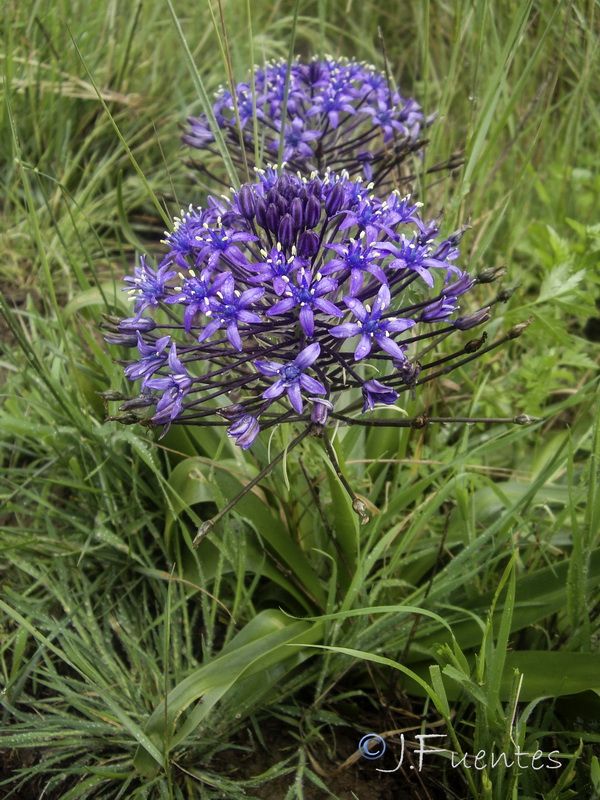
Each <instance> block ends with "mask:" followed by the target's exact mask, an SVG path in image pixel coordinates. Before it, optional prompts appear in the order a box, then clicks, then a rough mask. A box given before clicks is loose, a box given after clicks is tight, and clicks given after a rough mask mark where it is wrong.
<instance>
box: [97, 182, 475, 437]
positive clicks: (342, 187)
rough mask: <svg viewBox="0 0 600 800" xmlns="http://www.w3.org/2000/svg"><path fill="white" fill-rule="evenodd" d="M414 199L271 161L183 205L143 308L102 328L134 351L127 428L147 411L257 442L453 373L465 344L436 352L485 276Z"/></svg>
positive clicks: (138, 288) (166, 421) (132, 286)
mask: <svg viewBox="0 0 600 800" xmlns="http://www.w3.org/2000/svg"><path fill="white" fill-rule="evenodd" d="M419 205H420V204H419V203H413V202H412V201H411V199H410V197H401V196H400V194H398V193H397V192H393V193H391V194H389V195H388V196H387V197H384V198H379V197H376V196H374V195H373V194H372V185H371V184H368V183H366V182H365V181H364V180H361V179H354V180H352V179H351V178H350V177H349V176H348V174H347V173H345V172H341V173H339V174H336V173H334V172H331V171H328V172H326V173H325V174H324V175H318V174H316V173H313V174H311V175H310V176H308V177H305V176H302V175H300V174H290V173H287V172H284V173H282V174H280V175H279V174H278V173H277V171H276V170H275V169H274V168H269V169H267V170H266V171H259V172H258V180H257V181H256V182H255V183H247V184H244V185H243V186H242V187H241V189H240V190H239V191H237V192H233V193H232V194H231V195H230V196H229V197H227V198H225V197H221V198H209V200H208V202H207V205H206V207H205V208H192V207H190V208H189V210H188V211H186V212H185V213H183V212H182V214H181V216H180V217H179V218H178V219H176V221H175V224H174V226H173V230H171V231H170V232H168V233H167V235H166V238H165V240H164V244H165V245H166V246H167V249H168V252H167V254H166V255H165V257H164V258H163V260H162V261H161V263H160V264H159V265H158V266H157V267H156V268H153V267H151V266H150V265H149V264H148V262H147V260H146V258H145V257H142V258H141V259H140V262H139V265H138V266H136V267H135V269H134V274H133V275H132V276H130V277H127V278H125V281H126V283H127V287H126V291H128V292H129V295H130V298H131V301H132V303H133V315H132V316H130V317H128V318H126V319H123V320H118V319H114V318H113V319H112V320H111V321H110V322H109V323H108V325H107V326H105V327H108V329H109V330H108V332H107V333H106V339H107V340H108V341H109V342H112V343H114V344H120V345H124V346H125V347H129V348H130V349H131V350H132V351H133V353H134V355H133V357H132V358H131V359H130V360H127V361H124V362H122V363H123V365H124V368H125V375H126V377H127V378H128V379H129V380H131V381H139V387H140V392H139V394H138V395H137V396H135V397H131V398H129V399H127V400H126V402H125V403H123V405H122V406H121V410H122V411H123V412H126V413H125V414H124V415H123V419H122V421H134V420H137V419H138V417H137V411H138V409H142V410H144V413H146V414H148V413H149V412H148V411H147V409H152V413H151V415H150V416H149V417H148V416H146V419H144V420H143V422H145V424H153V425H160V426H165V429H167V428H168V427H169V426H170V425H173V424H175V425H226V426H227V428H228V434H229V436H231V437H232V438H233V439H235V441H236V443H237V444H238V445H240V446H241V447H243V448H248V447H250V445H251V444H252V443H253V441H254V440H255V439H256V437H257V436H258V434H259V432H260V431H261V430H264V429H268V428H272V427H273V426H274V425H279V424H282V423H284V422H285V423H292V422H305V423H307V424H312V425H313V426H325V425H326V424H327V422H328V419H329V418H336V417H338V413H339V412H340V411H341V412H342V413H344V412H346V411H347V410H348V408H353V407H354V406H355V405H356V400H357V397H358V398H360V399H361V401H362V410H363V411H368V410H372V409H374V408H376V407H377V406H378V405H392V404H395V403H396V402H397V400H398V398H399V396H400V395H401V394H402V392H405V391H414V390H415V389H417V388H418V386H419V385H420V384H421V383H423V382H425V381H427V380H430V379H431V377H435V375H436V374H438V369H439V368H440V366H441V365H442V364H443V365H444V367H443V372H448V371H449V369H451V368H452V367H451V366H450V367H449V366H448V362H451V361H452V359H456V358H458V356H459V355H461V354H463V353H465V346H464V343H463V344H461V346H460V347H459V349H458V350H457V352H456V353H454V354H450V355H448V354H447V349H446V354H445V355H444V356H443V358H436V357H435V355H433V352H434V350H435V345H436V344H437V343H438V342H440V341H442V340H443V339H445V338H447V337H448V336H450V335H452V334H454V333H456V332H457V331H464V330H467V329H470V328H472V327H475V326H476V325H479V324H480V323H482V322H485V321H486V320H487V319H488V317H489V308H480V309H478V310H476V311H475V312H473V313H471V314H465V313H464V312H462V309H461V304H462V302H463V296H464V295H465V294H466V293H467V292H468V291H469V290H470V289H471V287H472V286H473V285H474V283H475V280H474V279H473V278H472V277H470V276H469V275H468V274H467V273H466V272H465V271H463V270H462V269H461V267H460V266H459V263H458V262H459V250H458V243H459V241H460V239H461V236H462V233H463V231H462V229H461V230H459V231H457V232H455V233H453V234H451V235H450V236H447V237H446V238H441V237H440V236H439V228H438V226H439V221H436V220H433V221H428V222H425V221H423V219H422V217H421V214H420V209H419ZM481 341H483V339H481ZM472 349H476V348H472ZM421 354H426V355H425V357H423V356H422V355H421Z"/></svg>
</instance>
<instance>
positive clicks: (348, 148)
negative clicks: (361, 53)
mask: <svg viewBox="0 0 600 800" xmlns="http://www.w3.org/2000/svg"><path fill="white" fill-rule="evenodd" d="M252 77H253V81H252V80H251V79H249V80H247V81H244V82H241V83H238V84H237V85H236V86H235V90H234V92H233V93H232V92H231V91H230V89H226V88H221V89H219V91H218V92H217V93H216V98H215V101H214V103H213V105H212V111H213V114H214V118H215V120H216V123H217V125H218V127H219V128H220V129H221V131H222V132H223V134H224V138H225V143H226V145H227V149H228V151H229V153H230V155H231V156H232V158H233V160H234V162H235V163H236V165H237V167H238V168H239V169H240V171H242V169H243V167H244V158H245V159H246V161H247V162H248V163H250V164H251V165H253V164H254V163H255V161H254V159H255V156H256V153H257V152H259V153H263V155H264V159H263V161H269V160H273V159H274V158H277V155H278V153H279V151H280V144H281V136H282V133H283V153H282V155H283V161H285V162H286V164H287V165H288V167H289V168H290V169H291V170H293V171H296V170H299V171H301V172H302V173H303V174H304V175H307V176H308V175H310V173H311V172H312V170H315V169H316V170H318V171H320V170H323V169H324V168H325V167H328V168H329V169H333V170H341V169H345V170H347V171H348V172H349V174H350V175H351V176H354V175H361V176H363V175H364V176H366V177H367V179H368V180H373V181H374V183H375V185H376V186H382V185H384V184H387V183H388V182H393V183H394V185H395V186H399V185H401V184H402V183H403V182H407V181H410V180H411V179H412V178H413V177H414V176H413V175H412V174H411V170H410V169H409V168H408V167H407V166H406V165H404V167H402V166H401V165H402V164H403V162H405V161H406V160H407V158H408V156H409V155H410V153H414V152H418V151H421V150H422V148H423V147H424V146H425V144H426V141H425V139H424V138H423V131H424V129H425V128H427V126H429V125H430V124H431V123H432V122H433V119H434V118H433V117H430V118H427V119H426V118H425V117H424V115H423V112H422V110H421V107H420V106H419V104H418V103H417V101H416V100H414V99H413V98H411V97H403V96H402V95H401V94H400V93H399V92H398V90H397V89H396V87H395V86H394V85H393V83H392V82H391V81H390V80H389V79H388V77H387V76H386V75H385V74H384V73H383V72H381V71H379V70H378V69H376V67H374V66H372V65H370V64H366V63H364V62H359V61H356V60H354V59H348V58H332V57H325V58H321V59H317V58H315V59H313V60H312V61H310V62H309V63H307V64H305V63H302V62H301V61H300V60H299V59H296V60H294V61H293V62H292V63H291V65H290V66H289V67H288V63H287V61H285V60H280V61H272V62H269V63H268V64H267V65H266V66H265V67H264V68H258V67H256V68H255V69H254V72H253V76H252ZM286 89H287V99H286ZM255 121H256V124H255ZM188 125H189V127H188V128H187V129H186V133H185V134H184V135H183V136H182V140H183V142H184V143H185V144H187V145H189V146H191V147H193V148H196V149H199V150H205V151H211V152H214V153H215V154H216V155H218V151H217V150H216V148H215V147H214V146H213V145H214V136H213V131H212V130H211V128H210V125H209V121H208V118H207V117H206V115H204V114H202V115H200V116H198V117H189V118H188ZM282 129H283V130H282ZM242 151H245V154H243V152H242Z"/></svg>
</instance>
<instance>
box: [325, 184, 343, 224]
mask: <svg viewBox="0 0 600 800" xmlns="http://www.w3.org/2000/svg"><path fill="white" fill-rule="evenodd" d="M345 195H346V191H345V189H344V187H343V185H342V184H341V183H336V184H335V186H334V187H333V189H332V190H331V191H330V192H329V197H328V198H327V200H325V213H326V214H327V216H328V217H333V215H334V214H337V213H338V211H339V210H340V208H341V207H342V205H343V203H344V197H345Z"/></svg>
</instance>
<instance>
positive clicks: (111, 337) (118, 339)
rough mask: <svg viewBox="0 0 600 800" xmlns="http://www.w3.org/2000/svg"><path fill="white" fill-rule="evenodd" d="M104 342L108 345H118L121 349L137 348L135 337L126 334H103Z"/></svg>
mask: <svg viewBox="0 0 600 800" xmlns="http://www.w3.org/2000/svg"><path fill="white" fill-rule="evenodd" d="M103 339H104V341H105V342H108V343H109V344H120V345H121V347H137V336H134V335H133V334H128V333H105V334H104V335H103Z"/></svg>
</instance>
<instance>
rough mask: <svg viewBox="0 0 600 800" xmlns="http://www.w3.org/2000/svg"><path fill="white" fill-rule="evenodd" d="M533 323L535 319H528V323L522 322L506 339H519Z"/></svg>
mask: <svg viewBox="0 0 600 800" xmlns="http://www.w3.org/2000/svg"><path fill="white" fill-rule="evenodd" d="M532 322H533V317H531V318H530V319H528V320H527V322H520V323H519V324H518V325H514V326H513V327H512V328H511V329H510V330H509V332H508V333H507V334H506V338H507V339H517V338H518V337H519V336H520V335H521V334H522V333H523V331H524V330H525V329H526V328H528V327H529V326H530V325H531V323H532Z"/></svg>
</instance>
